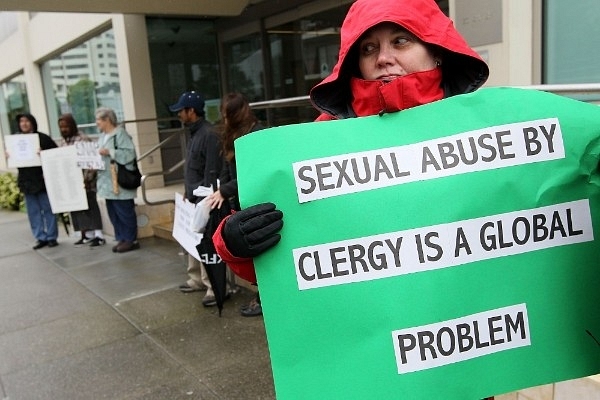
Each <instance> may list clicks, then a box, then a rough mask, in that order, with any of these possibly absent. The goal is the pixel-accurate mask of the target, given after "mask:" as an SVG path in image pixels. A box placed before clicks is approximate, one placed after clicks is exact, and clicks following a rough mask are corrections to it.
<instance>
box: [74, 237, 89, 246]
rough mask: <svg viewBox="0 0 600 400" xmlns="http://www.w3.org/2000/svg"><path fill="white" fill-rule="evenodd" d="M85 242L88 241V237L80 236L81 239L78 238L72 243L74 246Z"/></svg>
mask: <svg viewBox="0 0 600 400" xmlns="http://www.w3.org/2000/svg"><path fill="white" fill-rule="evenodd" d="M86 243H89V240H88V239H84V238H81V239H79V240H78V241H76V242H75V243H73V244H74V245H75V246H79V245H81V244H86Z"/></svg>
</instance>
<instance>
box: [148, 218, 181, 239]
mask: <svg viewBox="0 0 600 400" xmlns="http://www.w3.org/2000/svg"><path fill="white" fill-rule="evenodd" d="M152 232H153V233H154V236H156V237H159V238H161V239H167V240H171V241H173V242H176V240H175V238H174V237H173V221H167V222H161V223H158V224H153V225H152Z"/></svg>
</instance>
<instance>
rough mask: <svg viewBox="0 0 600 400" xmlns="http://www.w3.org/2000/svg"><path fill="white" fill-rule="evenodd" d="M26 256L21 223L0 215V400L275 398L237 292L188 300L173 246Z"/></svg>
mask: <svg viewBox="0 0 600 400" xmlns="http://www.w3.org/2000/svg"><path fill="white" fill-rule="evenodd" d="M75 240H76V239H75V238H73V237H67V235H66V233H65V231H64V229H63V228H62V227H61V232H60V236H59V239H58V241H59V243H60V245H59V246H57V247H54V248H43V249H40V250H37V251H34V250H32V249H31V247H32V246H33V244H34V242H35V241H34V239H33V237H32V235H31V232H30V230H29V224H28V221H27V216H26V215H25V214H23V213H19V212H9V211H1V210H0V400H35V399H44V400H49V399H60V400H71V399H115V400H125V399H127V400H130V399H147V400H153V399H156V400H159V399H160V400H166V399H168V400H177V399H210V400H216V399H228V400H230V399H232V400H234V399H274V398H275V394H274V389H273V378H272V374H271V364H270V360H269V355H268V349H267V344H266V336H265V329H264V325H263V320H262V317H254V318H244V317H242V316H241V315H240V314H239V308H240V306H241V305H243V304H245V303H247V302H248V301H249V300H250V299H251V298H252V297H253V293H252V292H251V291H249V290H247V289H244V288H242V289H241V290H240V291H239V292H238V293H236V294H234V295H233V296H232V298H231V300H229V301H228V302H226V303H225V307H224V309H223V315H222V317H219V316H218V313H217V310H216V308H204V307H203V306H202V305H201V299H202V296H203V293H202V292H196V293H189V294H184V293H181V292H180V291H179V290H178V289H177V286H178V285H179V284H181V283H183V282H184V281H185V279H186V273H185V265H184V256H183V254H182V253H181V249H180V247H179V246H178V245H177V243H175V242H171V241H169V240H165V239H159V238H147V239H142V240H140V244H141V249H140V250H136V251H132V252H129V253H124V254H115V253H112V251H111V247H112V246H113V245H114V243H115V242H114V240H113V238H111V237H107V244H106V245H105V246H100V247H96V248H90V247H88V246H85V245H84V246H74V245H73V243H74V242H75Z"/></svg>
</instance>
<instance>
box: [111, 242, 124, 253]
mask: <svg viewBox="0 0 600 400" xmlns="http://www.w3.org/2000/svg"><path fill="white" fill-rule="evenodd" d="M123 243H125V242H123V241H120V242H119V243H117V244H115V245H114V246H113V247H112V252H113V253H116V252H117V249H118V248H119V246H120V245H122V244H123Z"/></svg>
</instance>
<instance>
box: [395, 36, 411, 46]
mask: <svg viewBox="0 0 600 400" xmlns="http://www.w3.org/2000/svg"><path fill="white" fill-rule="evenodd" d="M409 41H410V38H408V37H406V36H399V37H397V38H396V39H394V44H395V45H399V46H402V45H405V44H406V43H408V42H409Z"/></svg>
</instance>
